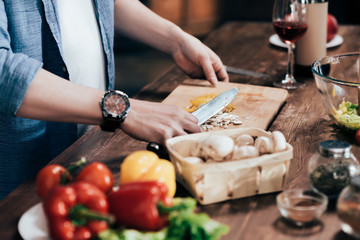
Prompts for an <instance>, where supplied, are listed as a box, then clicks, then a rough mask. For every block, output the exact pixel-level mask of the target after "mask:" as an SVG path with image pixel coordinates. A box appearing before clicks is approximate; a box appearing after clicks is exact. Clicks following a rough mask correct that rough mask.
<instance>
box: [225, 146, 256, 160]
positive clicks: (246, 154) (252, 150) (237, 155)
mask: <svg viewBox="0 0 360 240" xmlns="http://www.w3.org/2000/svg"><path fill="white" fill-rule="evenodd" d="M259 155H260V154H259V151H258V149H257V148H256V147H254V146H240V147H236V146H235V148H234V151H233V154H232V158H231V160H241V159H246V158H252V157H257V156H259Z"/></svg>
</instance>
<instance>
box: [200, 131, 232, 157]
mask: <svg viewBox="0 0 360 240" xmlns="http://www.w3.org/2000/svg"><path fill="white" fill-rule="evenodd" d="M199 145H200V154H199V155H200V157H203V158H205V159H206V161H207V160H214V161H223V160H225V159H226V157H227V156H228V155H230V154H231V152H232V150H233V148H234V140H233V139H232V138H231V137H228V136H222V135H215V134H213V135H210V136H208V137H206V138H205V139H203V140H201V142H199Z"/></svg>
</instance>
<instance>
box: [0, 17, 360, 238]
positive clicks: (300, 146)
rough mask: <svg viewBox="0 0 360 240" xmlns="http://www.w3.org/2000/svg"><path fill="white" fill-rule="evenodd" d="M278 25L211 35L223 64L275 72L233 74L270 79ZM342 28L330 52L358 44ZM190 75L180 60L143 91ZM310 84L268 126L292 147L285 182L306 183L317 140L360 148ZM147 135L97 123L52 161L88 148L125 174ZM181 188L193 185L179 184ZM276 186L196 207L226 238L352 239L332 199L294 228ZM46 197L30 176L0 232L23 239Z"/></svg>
mask: <svg viewBox="0 0 360 240" xmlns="http://www.w3.org/2000/svg"><path fill="white" fill-rule="evenodd" d="M273 33H274V31H273V29H272V26H271V24H270V23H238V22H233V23H227V24H225V25H223V26H222V27H220V28H219V29H217V30H215V31H213V32H212V33H211V34H210V35H209V36H208V38H207V39H206V41H205V43H206V44H207V45H208V46H210V47H211V48H212V49H214V51H215V52H216V53H218V54H219V55H220V57H221V58H222V60H223V62H224V64H226V65H231V66H238V67H242V68H244V69H249V70H254V71H258V72H261V73H265V74H268V75H270V76H271V79H266V80H264V79H261V78H257V77H249V76H240V75H230V80H231V81H233V82H239V83H247V84H254V85H262V86H272V82H273V81H274V80H275V79H279V78H281V77H283V76H284V74H285V72H286V67H287V57H286V55H287V52H286V50H284V49H280V48H277V47H273V46H271V45H270V44H269V42H268V38H269V36H271V35H272V34H273ZM339 34H340V35H341V36H343V38H344V43H343V44H342V45H341V46H340V47H338V48H335V49H331V50H329V51H328V55H334V54H337V53H344V52H353V51H359V49H360V42H359V41H358V38H359V36H360V26H341V27H340V29H339ZM186 78H187V76H186V75H184V74H183V73H182V72H181V71H180V70H179V69H178V68H177V67H173V68H171V69H169V71H167V72H166V73H164V74H163V75H162V76H160V77H159V78H158V79H157V80H155V81H154V82H152V83H150V84H148V85H147V86H145V87H144V88H143V89H142V90H141V91H140V92H139V94H137V95H136V98H138V99H144V100H150V101H162V100H163V99H164V98H165V97H166V96H167V95H168V94H169V93H170V92H171V91H172V90H173V89H174V88H175V87H176V86H177V85H178V84H179V83H181V82H182V81H183V80H185V79H186ZM298 79H301V80H303V81H305V82H306V84H307V85H306V87H304V88H302V89H298V90H291V91H289V97H288V99H287V101H286V103H285V105H284V106H283V107H282V109H281V110H280V112H279V114H278V116H277V117H276V118H275V119H274V121H273V122H272V124H271V125H270V128H269V130H270V131H273V130H280V131H282V132H283V133H284V135H285V137H286V139H287V140H288V142H289V143H290V144H292V146H293V147H294V158H293V160H292V162H291V165H290V170H289V174H288V176H287V178H286V185H285V187H286V188H287V189H288V188H297V187H299V188H308V187H309V181H308V177H307V170H306V164H307V161H308V160H309V158H310V156H311V155H312V154H313V153H314V152H315V151H316V150H317V146H318V144H319V143H320V142H321V141H323V140H327V139H341V140H346V141H349V142H351V143H352V145H353V152H354V153H355V155H358V154H359V153H360V147H358V146H356V145H355V143H354V140H353V138H352V136H349V135H346V134H345V133H344V132H342V131H340V130H338V129H337V128H336V127H334V125H333V124H332V122H331V121H330V119H329V117H327V116H326V115H325V111H324V109H323V106H322V104H321V102H320V96H319V94H318V93H317V89H316V86H315V83H314V80H313V78H312V77H311V76H310V77H299V76H298ZM146 145H147V143H145V142H141V141H136V140H134V139H132V138H130V137H128V136H127V135H125V134H124V133H122V132H121V131H117V132H116V133H115V134H113V133H106V132H102V131H100V130H99V128H95V129H94V130H92V131H91V132H89V133H88V134H87V135H85V136H84V137H82V138H81V139H79V140H78V141H77V142H76V143H74V144H73V145H72V146H70V147H69V148H68V149H67V150H66V151H64V152H63V153H62V154H60V155H59V156H58V157H56V158H55V159H54V160H53V161H52V163H58V164H62V165H65V166H67V165H69V164H70V163H72V162H75V161H76V160H78V159H80V157H82V156H85V157H86V158H87V159H88V160H89V161H94V160H96V161H103V162H105V163H106V164H107V165H108V166H109V167H110V168H111V170H112V171H113V172H114V174H116V177H117V178H118V177H119V173H118V172H119V166H120V163H121V161H122V160H123V159H124V157H126V156H127V155H128V154H130V153H131V152H133V151H135V150H140V149H145V148H146ZM177 195H179V196H186V195H189V193H188V192H187V191H186V190H184V189H183V188H182V187H181V186H178V192H177ZM276 195H277V193H273V194H266V195H260V196H254V197H248V198H243V199H238V200H232V201H226V202H223V203H218V204H212V205H208V206H199V207H198V210H199V211H203V212H207V213H208V214H209V215H210V216H211V217H212V218H213V219H215V220H218V221H220V222H222V223H225V224H228V225H229V227H230V232H229V233H228V234H227V235H226V236H224V237H223V239H230V240H234V239H252V240H253V239H277V240H281V239H346V238H348V237H347V236H346V235H345V234H344V233H342V232H341V230H340V224H339V220H338V218H337V215H336V212H335V208H334V206H333V205H334V204H332V206H330V207H329V209H328V210H327V212H326V213H325V215H324V216H323V217H322V223H321V224H319V225H316V226H313V227H310V228H293V227H290V226H288V225H287V224H286V223H285V222H284V221H283V219H282V218H281V217H280V213H279V211H278V209H277V207H276V202H275V197H276ZM39 201H40V200H39V198H38V197H37V195H36V192H35V187H34V180H33V179H32V180H30V181H28V182H26V183H24V184H23V185H21V186H20V187H18V188H17V189H16V190H14V191H13V192H12V193H11V194H10V195H9V196H8V197H6V198H5V199H3V200H2V201H1V202H0V236H1V239H21V237H20V236H19V233H18V231H17V223H18V221H19V218H20V217H21V215H22V214H23V213H24V212H25V211H26V210H27V209H29V208H30V207H31V206H33V205H34V204H36V203H38V202H39Z"/></svg>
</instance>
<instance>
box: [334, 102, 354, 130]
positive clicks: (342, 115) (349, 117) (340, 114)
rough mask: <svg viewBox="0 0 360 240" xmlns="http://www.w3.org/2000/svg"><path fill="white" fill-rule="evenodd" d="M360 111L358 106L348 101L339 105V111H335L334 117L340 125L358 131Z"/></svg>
mask: <svg viewBox="0 0 360 240" xmlns="http://www.w3.org/2000/svg"><path fill="white" fill-rule="evenodd" d="M358 111H359V107H358V105H356V104H353V103H351V102H349V101H347V102H342V103H341V104H340V105H339V109H338V110H336V111H335V113H334V114H333V116H334V118H335V120H336V121H337V123H338V124H339V125H342V126H344V127H345V128H347V129H349V130H354V131H356V130H358V129H360V116H359V113H358Z"/></svg>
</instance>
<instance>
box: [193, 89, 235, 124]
mask: <svg viewBox="0 0 360 240" xmlns="http://www.w3.org/2000/svg"><path fill="white" fill-rule="evenodd" d="M238 92H239V89H237V88H232V89H229V90H227V91H225V92H223V93H222V94H220V95H219V96H217V97H216V98H214V99H212V100H211V101H209V102H208V103H206V104H204V105H203V106H202V107H200V108H198V109H197V110H196V111H194V112H193V113H192V115H194V116H195V117H196V118H197V119H198V125H199V126H200V125H201V124H203V123H204V122H206V120H208V119H209V118H211V117H212V116H214V115H215V114H216V113H218V112H219V111H220V110H222V109H223V108H225V107H226V106H227V105H229V103H231V102H232V100H234V98H235V97H236V95H237V94H238Z"/></svg>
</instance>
